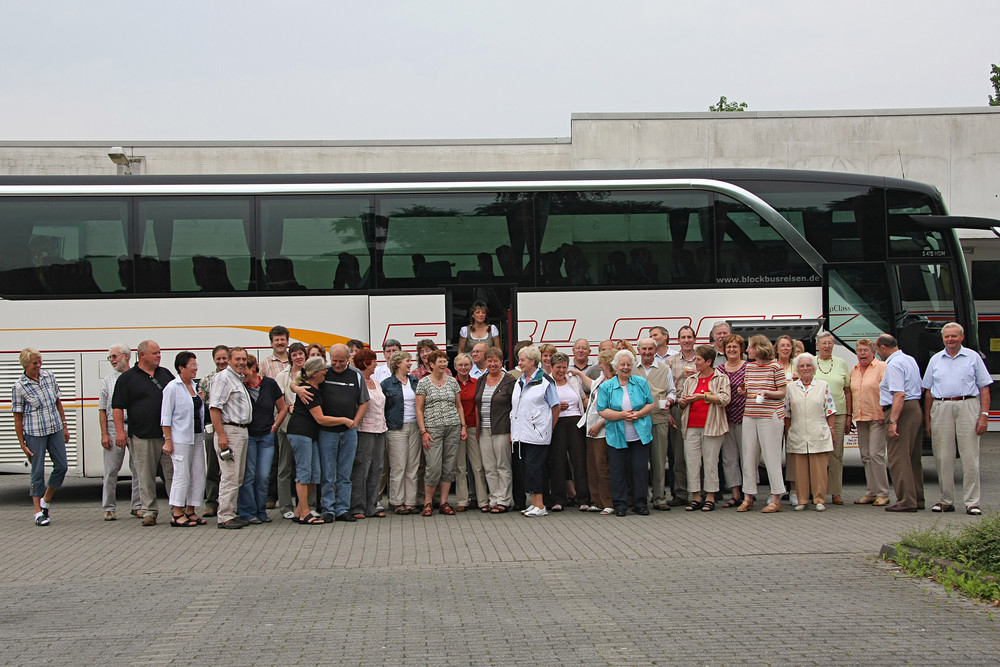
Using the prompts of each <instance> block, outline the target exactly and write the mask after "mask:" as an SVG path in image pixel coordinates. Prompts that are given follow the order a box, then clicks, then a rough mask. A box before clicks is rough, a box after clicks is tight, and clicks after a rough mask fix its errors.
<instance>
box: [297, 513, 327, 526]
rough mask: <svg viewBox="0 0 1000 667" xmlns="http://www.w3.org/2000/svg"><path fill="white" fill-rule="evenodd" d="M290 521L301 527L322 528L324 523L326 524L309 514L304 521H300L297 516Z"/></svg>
mask: <svg viewBox="0 0 1000 667" xmlns="http://www.w3.org/2000/svg"><path fill="white" fill-rule="evenodd" d="M292 521H294V522H295V523H298V524H302V525H303V526H322V525H323V524H324V523H326V522H325V521H323V519H321V518H320V517H318V516H316V515H314V514H310V515H309V516H308V517H306V518H305V519H300V518H299V517H297V516H296V517H292Z"/></svg>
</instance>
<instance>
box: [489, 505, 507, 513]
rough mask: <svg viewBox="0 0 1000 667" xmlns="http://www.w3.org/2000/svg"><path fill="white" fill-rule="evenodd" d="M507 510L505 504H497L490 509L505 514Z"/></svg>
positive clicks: (492, 511)
mask: <svg viewBox="0 0 1000 667" xmlns="http://www.w3.org/2000/svg"><path fill="white" fill-rule="evenodd" d="M506 511H507V508H506V507H505V506H503V505H495V506H494V507H493V509H491V510H490V512H491V513H492V514H503V513H504V512H506Z"/></svg>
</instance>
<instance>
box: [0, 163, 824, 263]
mask: <svg viewBox="0 0 1000 667" xmlns="http://www.w3.org/2000/svg"><path fill="white" fill-rule="evenodd" d="M522 190H529V191H534V192H573V191H578V190H707V191H710V192H716V193H719V194H724V195H728V196H730V197H732V198H733V199H735V200H737V201H739V202H740V203H742V204H745V205H746V206H748V207H749V208H750V209H751V210H752V211H753V212H754V213H756V214H757V215H759V216H761V217H762V218H764V219H765V220H767V221H768V222H769V223H770V224H771V226H772V227H773V228H774V230H775V231H777V232H778V234H779V235H780V236H781V237H782V238H783V239H784V240H785V241H786V242H787V243H788V244H789V245H791V246H792V248H793V249H794V250H795V251H796V252H797V253H798V254H799V255H800V256H801V257H802V258H803V259H804V260H805V261H806V263H808V264H809V266H810V267H811V268H812V269H813V271H815V272H816V274H817V275H822V274H823V263H824V259H823V257H822V255H820V254H819V253H818V252H817V251H816V249H815V248H813V247H812V245H811V244H810V243H809V242H808V241H806V239H805V238H804V237H803V236H802V235H801V234H800V233H799V231H798V230H797V229H795V227H794V226H792V224H791V223H790V222H788V220H786V219H785V217H784V216H782V215H781V214H780V213H778V211H776V210H775V209H774V208H773V207H772V206H771V205H770V204H768V203H767V202H765V201H764V200H763V199H761V198H760V197H758V196H757V195H755V194H753V193H752V192H750V191H748V190H746V189H744V188H741V187H739V186H737V185H733V184H732V183H727V182H726V181H720V180H715V179H708V178H695V179H677V178H663V179H657V178H650V179H588V180H524V181H518V180H510V181H451V182H431V183H424V182H412V183H267V184H260V183H237V184H210V185H209V184H195V183H191V184H172V185H164V184H145V183H136V184H133V185H131V186H129V185H128V184H127V183H116V184H114V185H2V186H0V197H2V196H11V197H12V196H22V197H24V196H27V197H53V196H90V197H101V196H103V197H108V196H143V195H145V196H171V195H173V196H178V195H180V196H184V195H261V196H267V195H292V194H296V195H320V194H345V195H346V194H407V193H432V192H435V193H456V192H469V193H472V192H518V191H522Z"/></svg>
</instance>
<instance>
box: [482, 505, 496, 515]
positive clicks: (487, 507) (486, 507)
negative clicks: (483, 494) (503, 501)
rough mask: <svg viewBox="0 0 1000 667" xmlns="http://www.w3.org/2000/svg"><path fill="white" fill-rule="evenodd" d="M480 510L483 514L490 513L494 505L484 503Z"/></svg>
mask: <svg viewBox="0 0 1000 667" xmlns="http://www.w3.org/2000/svg"><path fill="white" fill-rule="evenodd" d="M479 511H480V512H482V513H483V514H489V513H490V512H492V511H493V505H483V506H482V507H480V508H479Z"/></svg>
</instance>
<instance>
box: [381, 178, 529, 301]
mask: <svg viewBox="0 0 1000 667" xmlns="http://www.w3.org/2000/svg"><path fill="white" fill-rule="evenodd" d="M532 203H533V200H532V197H531V195H530V194H525V193H500V194H459V195H450V194H433V195H416V194H415V195H398V196H386V197H379V198H378V199H377V200H376V220H377V221H378V225H379V227H380V228H381V229H383V230H384V238H385V246H384V248H385V249H384V253H383V254H382V270H383V276H384V280H382V281H380V285H381V286H382V287H389V288H397V287H433V286H435V285H448V284H456V283H494V282H515V283H521V284H531V282H530V281H531V272H530V253H531V252H532V249H531V224H532ZM382 233H383V232H379V234H382Z"/></svg>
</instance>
